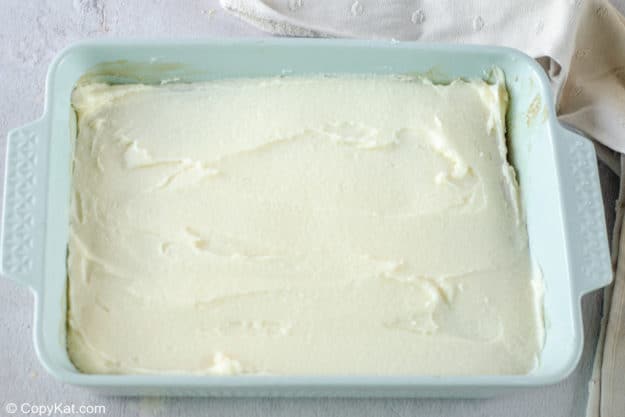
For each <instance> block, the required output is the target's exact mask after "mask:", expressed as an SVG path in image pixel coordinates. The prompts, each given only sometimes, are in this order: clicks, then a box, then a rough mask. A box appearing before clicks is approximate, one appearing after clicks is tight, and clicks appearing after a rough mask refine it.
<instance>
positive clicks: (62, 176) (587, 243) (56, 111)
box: [1, 39, 612, 397]
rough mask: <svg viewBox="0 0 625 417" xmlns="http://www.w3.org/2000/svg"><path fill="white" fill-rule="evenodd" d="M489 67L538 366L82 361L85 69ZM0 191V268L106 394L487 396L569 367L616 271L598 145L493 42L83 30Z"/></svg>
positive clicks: (131, 75)
mask: <svg viewBox="0 0 625 417" xmlns="http://www.w3.org/2000/svg"><path fill="white" fill-rule="evenodd" d="M493 66H497V67H499V68H501V69H502V70H503V71H504V73H505V76H506V80H507V87H508V90H509V92H510V95H511V102H510V104H511V105H510V109H509V113H508V118H507V123H508V138H509V147H510V155H511V160H512V162H513V164H514V166H515V167H516V169H517V172H518V176H519V180H520V184H521V194H522V201H523V204H524V209H525V214H526V217H527V224H528V230H529V243H530V250H531V255H532V259H533V262H534V264H535V265H536V268H537V271H539V272H540V273H541V274H542V275H543V277H544V283H545V293H544V315H545V322H546V341H545V346H544V350H543V352H542V355H541V357H540V364H539V366H538V367H537V368H536V369H535V370H534V371H533V372H532V373H531V374H529V375H522V376H518V375H516V376H515V375H509V376H462V377H447V376H446V377H431V376H418V375H415V376H402V377H393V376H366V377H362V376H358V377H355V376H234V377H232V376H228V377H224V376H190V375H166V376H159V375H154V376H151V375H147V376H146V375H130V376H118V375H86V374H81V373H80V372H78V371H77V370H76V369H75V368H74V366H73V365H72V363H71V362H70V361H69V359H68V355H67V353H66V349H65V314H66V275H67V274H66V264H65V263H66V254H67V238H68V222H69V214H68V208H69V207H68V206H69V196H70V166H71V154H72V141H73V138H74V136H75V116H74V113H73V111H72V109H71V107H70V94H71V91H72V89H73V87H74V85H75V84H76V83H77V82H78V80H79V79H80V78H81V77H86V78H90V79H92V80H100V81H107V82H112V83H122V82H144V83H159V82H162V81H167V82H173V81H175V82H191V81H201V80H208V79H214V78H222V77H242V76H245V77H254V76H285V75H290V74H304V73H410V74H424V75H426V76H428V77H429V78H433V79H434V80H435V81H439V82H444V81H446V80H450V79H453V78H457V77H467V78H481V77H483V76H485V74H486V72H487V71H488V70H489V69H490V68H492V67H493ZM83 79H84V78H83ZM4 190H5V194H4V206H3V219H2V220H3V222H2V239H1V251H2V256H1V261H2V262H1V268H2V274H3V275H5V276H7V277H9V278H12V279H14V280H15V281H17V282H20V283H22V284H24V285H26V286H28V287H30V288H31V289H32V291H33V293H34V295H35V314H34V316H35V324H34V326H33V328H34V342H35V347H36V351H37V354H38V356H39V359H40V360H41V362H42V364H43V366H44V367H45V368H46V369H47V370H48V371H49V372H50V373H51V374H52V375H54V376H55V377H57V378H58V379H59V380H61V381H63V382H66V383H70V384H75V385H79V386H84V387H91V388H94V389H98V390H100V391H102V392H105V393H112V394H124V395H130V394H154V395H156V394H158V395H212V396H392V397H400V396H437V397H452V396H454V397H479V396H490V395H494V394H496V393H500V392H503V391H509V390H512V389H519V388H522V387H532V386H540V385H544V384H550V383H555V382H558V381H560V380H562V379H563V378H565V377H566V376H567V375H568V374H569V373H570V372H571V371H572V370H573V369H574V368H575V366H576V364H577V362H578V360H579V357H580V354H581V350H582V341H583V334H582V320H581V306H580V298H581V296H582V295H583V294H585V293H587V292H589V291H592V290H595V289H597V288H600V287H603V286H605V285H606V284H608V283H609V282H610V280H611V275H612V274H611V266H610V260H609V256H608V244H607V238H606V227H605V222H604V216H603V206H602V200H601V194H600V188H599V180H598V174H597V165H596V158H595V152H594V148H593V145H592V144H591V143H590V142H589V141H588V140H586V139H585V138H583V137H581V136H579V135H577V134H575V133H572V132H571V131H569V130H566V129H565V128H564V127H563V126H562V125H560V124H559V123H558V121H557V119H556V116H555V110H554V104H553V100H552V94H551V90H550V87H549V84H548V81H547V78H546V77H545V74H544V73H543V70H542V69H541V67H540V66H538V65H537V64H536V63H535V62H534V61H533V60H532V59H531V58H529V57H527V56H526V55H524V54H522V53H520V52H518V51H515V50H511V49H504V48H497V47H478V46H460V45H427V44H418V43H397V42H370V41H342V40H304V39H280V40H278V39H268V40H245V41H241V40H215V41H176V42H162V41H158V42H155V41H138V42H135V41H133V42H127V41H107V42H88V43H80V44H77V45H74V46H72V47H70V48H68V49H66V50H64V51H63V52H61V53H60V54H59V55H58V57H57V58H56V60H55V61H54V63H53V64H52V65H51V66H50V69H49V72H48V78H47V89H46V103H45V111H44V115H43V116H42V118H41V119H39V120H37V121H35V122H33V123H31V124H29V125H26V126H23V127H21V128H18V129H15V130H12V131H11V132H10V133H9V137H8V151H7V161H6V175H5V187H4ZM519 320H523V318H522V317H520V318H519ZM146 343H158V341H156V340H154V341H146Z"/></svg>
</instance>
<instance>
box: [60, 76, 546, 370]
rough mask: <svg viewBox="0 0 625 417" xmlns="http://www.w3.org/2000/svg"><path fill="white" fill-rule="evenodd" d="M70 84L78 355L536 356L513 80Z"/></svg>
mask: <svg viewBox="0 0 625 417" xmlns="http://www.w3.org/2000/svg"><path fill="white" fill-rule="evenodd" d="M72 102H73V105H74V108H75V109H76V112H77V115H78V137H77V138H76V144H75V154H74V167H73V192H72V201H71V208H72V209H71V213H72V216H71V227H70V240H69V256H68V275H69V310H68V323H69V326H68V350H69V354H70V357H71V359H72V361H73V362H74V364H76V366H77V367H78V368H79V369H80V370H82V371H84V372H88V373H199V374H203V373H206V374H240V373H274V374H388V375H400V374H432V375H449V374H456V375H461V374H521V373H526V372H528V371H530V370H531V369H532V368H533V367H534V365H535V363H536V358H537V355H538V354H539V352H540V349H541V347H542V340H541V339H542V331H543V330H542V326H543V325H542V317H541V313H540V311H541V309H540V308H538V307H537V306H539V305H540V303H541V300H540V296H539V294H538V292H539V291H538V290H537V288H538V289H540V285H537V284H536V282H537V281H536V280H537V279H538V280H540V277H535V276H534V275H535V274H532V268H531V264H530V259H529V254H528V247H527V232H526V228H525V224H524V222H523V219H522V215H521V210H520V207H519V199H518V187H517V184H516V180H515V177H514V170H513V169H512V167H511V166H510V165H509V164H508V163H507V161H506V144H505V138H504V131H505V124H504V117H505V109H506V104H507V94H506V90H505V87H504V84H503V82H502V81H501V80H499V81H496V82H495V83H494V84H492V85H491V84H488V83H486V82H482V81H473V82H464V81H456V82H453V83H451V84H450V85H448V86H438V85H432V84H431V83H429V82H427V81H424V80H419V79H411V78H408V77H391V76H340V77H339V76H337V77H321V76H317V77H309V78H296V77H286V78H272V79H249V80H244V79H239V80H222V81H214V82H207V83H198V84H187V85H184V84H168V85H162V86H144V85H131V86H108V85H102V84H91V85H85V86H81V87H79V88H77V89H76V90H75V92H74V95H73V98H72ZM532 280H534V281H532Z"/></svg>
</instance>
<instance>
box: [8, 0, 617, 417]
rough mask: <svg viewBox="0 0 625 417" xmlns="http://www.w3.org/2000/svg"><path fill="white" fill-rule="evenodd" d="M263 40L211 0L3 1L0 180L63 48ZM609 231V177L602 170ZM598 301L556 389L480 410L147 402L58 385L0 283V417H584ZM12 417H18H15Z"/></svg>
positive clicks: (612, 181)
mask: <svg viewBox="0 0 625 417" xmlns="http://www.w3.org/2000/svg"><path fill="white" fill-rule="evenodd" d="M227 36H239V37H241V36H265V35H264V34H263V33H261V32H259V31H258V30H255V29H253V28H251V27H249V26H248V25H246V24H245V23H243V22H241V21H239V20H237V19H235V18H233V17H231V16H229V15H228V14H226V13H225V12H223V11H222V10H221V8H220V6H219V3H218V0H189V1H186V2H180V1H177V0H153V1H141V2H131V1H129V0H110V1H106V2H105V1H102V0H73V1H72V0H58V1H51V0H48V1H43V0H3V1H2V3H1V4H0V51H2V52H1V53H0V91H2V93H3V94H2V95H3V97H2V100H0V142H1V143H0V149H2V151H1V152H2V155H0V161H2V162H0V172H4V167H3V165H2V164H3V163H4V148H5V146H4V141H5V139H6V134H7V131H8V130H9V129H11V128H13V127H17V126H20V125H22V124H24V123H27V122H29V121H32V120H34V119H36V118H38V117H39V116H40V115H41V113H42V112H43V96H44V80H45V74H46V71H47V67H48V64H49V62H50V60H51V59H52V58H53V56H54V55H55V54H56V53H57V52H58V51H59V50H60V49H61V48H63V47H65V46H67V45H69V44H70V43H72V42H75V41H78V40H81V39H88V38H103V37H150V38H154V37H156V38H168V39H169V38H172V37H177V38H197V37H227ZM601 171H602V172H601V174H602V180H603V183H604V195H605V200H606V206H607V207H608V208H609V209H608V212H609V215H608V223H609V224H612V215H611V208H612V207H614V200H615V198H616V192H617V189H616V187H617V183H616V177H615V176H614V175H612V174H611V173H609V172H608V171H607V169H602V170H601ZM601 300H602V297H601V294H600V292H597V293H593V294H590V295H588V296H586V297H585V298H584V300H583V311H584V325H585V330H584V333H585V336H586V339H585V340H586V345H585V348H584V354H583V357H582V360H581V362H580V365H579V366H578V368H577V370H576V371H575V372H574V373H573V374H572V375H571V376H570V377H569V378H567V379H566V380H565V381H564V382H562V383H560V384H557V385H554V386H549V387H543V388H540V389H533V390H528V391H525V392H519V393H516V394H511V395H508V396H506V397H501V398H495V399H488V400H436V399H432V400H429V399H428V400H411V399H380V400H377V399H375V400H374V399H365V400H363V399H200V398H197V399H189V398H185V399H175V398H172V399H148V398H110V397H99V396H96V395H94V394H92V393H90V392H89V391H86V390H82V389H78V388H74V387H71V386H68V385H64V384H61V383H59V382H58V381H56V380H54V379H53V378H52V377H50V376H48V375H47V374H46V372H45V370H43V369H42V367H41V365H40V364H39V362H38V360H37V357H36V355H35V352H34V350H33V342H32V320H33V317H32V313H33V298H32V295H31V294H30V292H29V291H28V290H26V289H25V288H23V287H21V286H18V285H17V284H15V283H13V282H11V281H9V280H6V279H0V317H2V319H1V320H0V410H1V411H0V415H8V414H7V413H6V411H5V407H6V404H8V403H15V404H17V405H18V406H20V405H21V404H22V403H29V404H32V405H39V404H41V405H54V404H55V403H64V404H76V406H79V405H82V404H85V405H86V404H89V405H100V404H101V405H105V407H106V414H105V415H106V416H111V417H113V416H122V415H123V416H140V415H141V416H149V415H165V416H169V415H185V416H195V415H198V416H199V415H206V414H208V415H220V416H237V417H242V416H252V415H253V416H259V415H280V416H281V415H284V416H295V417H299V416H302V417H303V416H319V415H323V416H328V415H342V416H354V417H361V416H385V415H389V416H412V415H428V416H439V415H440V416H463V417H469V416H485V415H487V416H528V415H531V416H550V417H557V416H567V417H568V416H583V415H584V413H585V408H586V397H587V385H588V380H589V376H590V368H591V366H592V355H593V351H594V348H595V343H596V337H597V331H598V323H599V311H600V308H601ZM15 415H22V414H21V413H20V411H18V412H17V413H16V414H15Z"/></svg>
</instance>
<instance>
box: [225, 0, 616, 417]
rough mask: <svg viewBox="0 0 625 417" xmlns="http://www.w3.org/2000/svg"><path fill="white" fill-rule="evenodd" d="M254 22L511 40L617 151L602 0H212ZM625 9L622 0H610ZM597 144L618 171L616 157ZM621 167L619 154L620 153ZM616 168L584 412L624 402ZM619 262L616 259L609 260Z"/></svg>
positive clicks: (586, 128) (319, 33)
mask: <svg viewBox="0 0 625 417" xmlns="http://www.w3.org/2000/svg"><path fill="white" fill-rule="evenodd" d="M220 1H221V4H222V6H223V7H224V8H225V9H226V10H228V11H229V12H231V13H233V14H235V15H236V16H238V17H239V18H241V19H243V20H245V21H247V22H249V23H251V24H252V25H254V26H256V27H258V28H260V29H261V30H264V31H267V32H270V33H273V34H275V35H282V36H305V37H346V38H365V39H395V40H399V41H431V42H455V43H473V44H495V45H502V46H508V47H513V48H517V49H520V50H522V51H524V52H525V53H527V54H528V55H530V56H533V57H534V58H536V60H537V61H538V62H539V63H540V64H541V65H542V66H543V68H545V70H546V72H547V74H548V75H549V78H550V80H551V82H552V86H553V90H554V94H555V96H556V99H557V100H556V102H557V112H558V116H559V118H560V119H561V120H562V121H565V122H568V123H570V124H571V125H573V126H575V127H576V128H577V129H579V130H581V131H583V132H585V133H586V134H587V135H588V136H590V137H591V138H593V139H595V140H596V141H598V142H599V143H601V144H603V145H605V146H606V147H607V148H609V149H612V150H614V151H616V152H619V153H625V18H624V17H623V16H622V15H621V14H620V13H619V12H618V9H617V7H615V5H613V4H611V3H609V2H608V1H607V0H586V1H585V0H552V1H544V0H526V1H516V0H467V1H455V0H394V1H391V0H326V1H323V0H220ZM615 4H616V5H617V6H618V7H620V9H621V10H625V0H619V1H618V2H617V3H615ZM609 149H606V148H603V147H601V146H599V147H598V151H599V152H598V153H599V156H600V157H601V158H602V159H603V160H604V161H605V162H606V163H607V165H608V166H610V167H611V168H612V169H613V170H614V171H616V172H617V173H618V172H619V171H620V172H624V171H623V170H622V169H619V159H618V158H619V157H618V155H617V154H615V153H613V152H611V151H610V150H609ZM621 160H622V163H621V166H623V165H624V164H625V159H623V158H622V157H621ZM624 196H625V176H624V175H621V190H620V197H619V204H618V205H617V206H618V207H617V217H616V218H617V222H616V226H615V229H614V236H615V239H614V242H615V244H614V245H613V248H612V250H613V259H614V262H615V268H616V276H615V281H614V284H613V286H612V287H611V288H609V289H607V290H606V291H605V298H604V304H605V309H604V310H605V311H604V313H605V314H604V319H603V320H602V330H601V336H600V341H599V344H598V347H597V356H596V361H595V370H594V373H593V378H592V380H591V382H590V384H589V389H590V395H589V401H588V410H587V415H588V416H592V417H595V416H602V417H613V416H617V415H623V410H625V253H623V252H625V242H623V243H622V244H620V245H619V244H618V243H619V242H620V241H622V240H625V233H621V230H620V229H621V227H620V225H621V224H622V218H623V211H624V207H625V197H624ZM617 264H618V266H616V265H617Z"/></svg>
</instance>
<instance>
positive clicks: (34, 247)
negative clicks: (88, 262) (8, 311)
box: [0, 118, 48, 290]
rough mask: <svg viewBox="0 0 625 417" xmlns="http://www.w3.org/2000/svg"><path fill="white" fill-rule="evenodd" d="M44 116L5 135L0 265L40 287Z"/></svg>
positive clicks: (9, 273)
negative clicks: (6, 136)
mask: <svg viewBox="0 0 625 417" xmlns="http://www.w3.org/2000/svg"><path fill="white" fill-rule="evenodd" d="M46 128H47V120H46V119H45V118H42V119H39V120H37V121H35V122H33V123H30V124H28V125H25V126H22V127H20V128H17V129H13V130H12V131H10V132H9V134H8V138H7V148H6V160H5V172H4V196H3V197H4V199H3V205H2V235H1V238H0V253H1V258H0V259H1V262H0V267H1V271H2V275H3V276H5V277H7V278H10V279H13V280H15V281H17V282H18V283H21V284H23V285H26V286H28V287H30V288H32V289H33V290H37V289H39V288H40V284H41V279H42V276H43V248H44V237H45V212H46V191H47V183H46V176H45V173H46V172H47V156H48V155H47V148H48V143H47V140H45V139H46V137H45V132H46Z"/></svg>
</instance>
